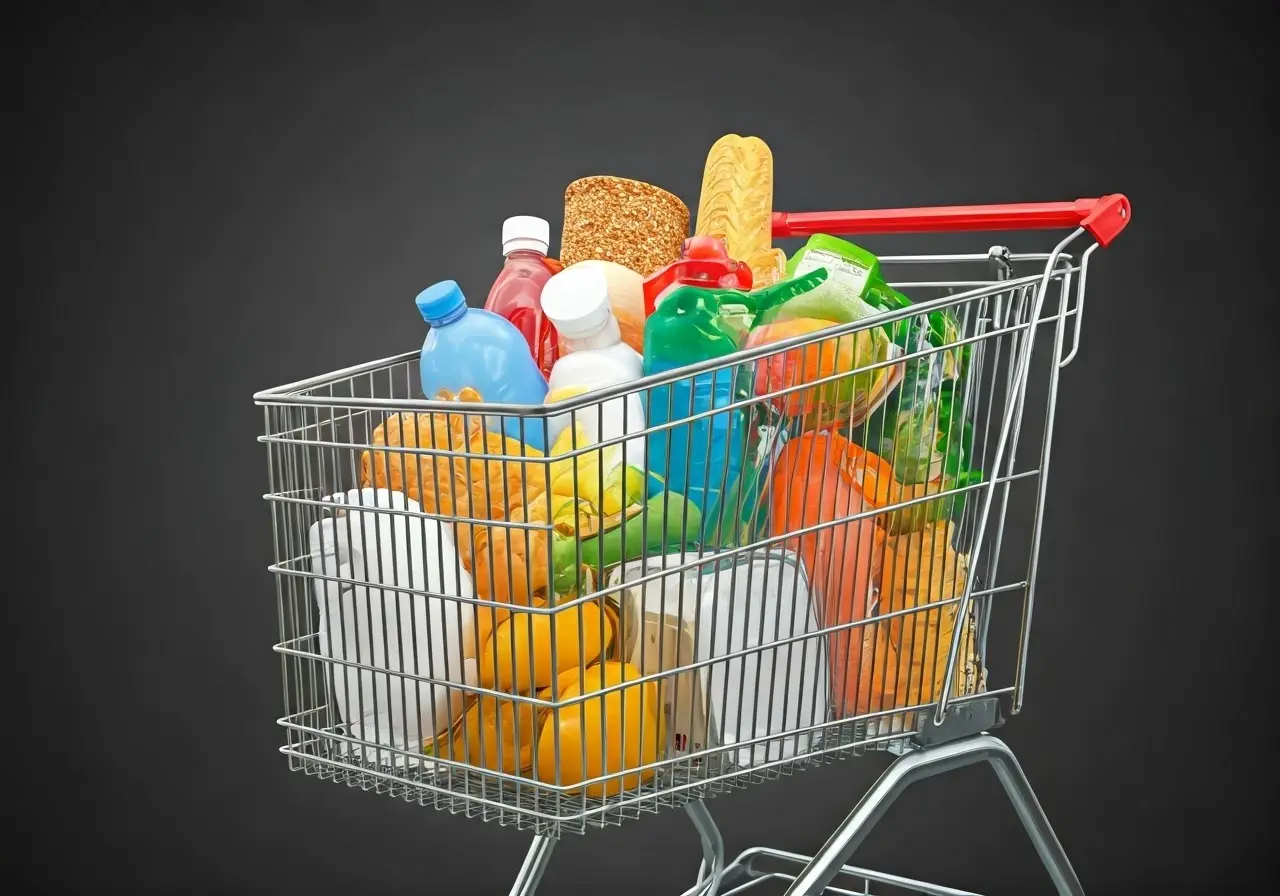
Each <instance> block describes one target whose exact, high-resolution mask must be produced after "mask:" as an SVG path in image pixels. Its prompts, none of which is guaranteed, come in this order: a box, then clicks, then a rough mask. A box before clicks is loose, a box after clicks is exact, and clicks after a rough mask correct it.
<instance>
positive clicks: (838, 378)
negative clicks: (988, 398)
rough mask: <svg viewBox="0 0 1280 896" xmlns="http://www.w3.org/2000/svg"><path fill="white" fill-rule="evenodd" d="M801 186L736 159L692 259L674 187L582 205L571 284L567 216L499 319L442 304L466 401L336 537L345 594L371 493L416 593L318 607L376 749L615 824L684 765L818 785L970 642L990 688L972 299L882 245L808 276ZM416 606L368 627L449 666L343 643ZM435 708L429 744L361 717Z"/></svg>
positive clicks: (761, 158)
mask: <svg viewBox="0 0 1280 896" xmlns="http://www.w3.org/2000/svg"><path fill="white" fill-rule="evenodd" d="M773 189H774V165H773V156H772V152H771V151H770V149H769V147H768V146H767V145H766V144H765V143H764V142H763V141H762V140H760V139H759V138H757V137H745V138H744V137H740V136H738V135H733V134H730V135H727V136H725V137H723V138H721V139H720V140H718V141H717V142H716V143H715V144H714V146H713V147H712V148H711V150H710V152H709V153H708V156H707V159H706V163H705V167H704V171H703V180H702V190H701V195H700V197H699V204H698V215H697V220H696V223H695V226H694V228H693V231H694V232H693V233H692V234H691V233H689V224H690V215H689V210H688V208H687V207H686V206H685V205H684V203H683V202H682V201H681V200H680V199H679V198H677V197H676V196H674V195H673V194H671V193H670V192H668V191H666V190H664V189H662V188H660V187H657V186H654V185H652V184H648V183H644V182H643V181H638V180H631V179H628V178H619V177H611V176H600V177H586V178H582V179H580V180H577V181H574V182H573V183H571V184H570V185H569V186H568V187H567V189H566V191H565V207H564V229H563V232H562V236H561V245H560V247H559V254H558V257H556V256H552V255H551V254H550V251H551V248H552V247H551V246H550V245H549V236H548V234H549V225H548V223H547V221H546V220H545V219H543V218H538V217H533V216H515V217H512V218H509V219H507V221H506V222H504V224H503V228H502V234H503V254H504V264H503V267H502V269H501V271H500V272H499V273H498V275H497V279H496V281H495V282H494V283H493V286H492V289H491V291H490V293H489V297H488V300H487V302H486V304H485V309H486V310H481V309H472V308H468V307H467V305H466V301H465V299H464V297H463V293H462V290H461V288H460V287H459V286H458V284H457V283H456V282H454V281H452V280H446V281H442V282H440V283H437V284H436V285H434V286H432V287H430V288H428V289H427V290H425V291H424V292H423V293H422V294H421V295H420V296H419V297H418V300H417V301H418V307H419V310H420V311H421V313H422V317H423V318H424V319H425V320H426V321H427V323H428V324H429V325H430V330H429V332H428V334H427V338H426V341H425V342H424V344H423V348H422V352H421V357H420V364H419V372H420V385H421V389H422V397H430V398H432V399H435V400H437V401H440V402H442V403H443V405H444V408H443V409H437V410H431V411H427V412H423V413H394V414H391V415H388V416H385V417H380V416H378V415H377V413H376V412H375V411H370V412H369V414H370V415H371V416H372V419H371V420H370V422H369V441H368V443H367V447H366V448H365V449H364V450H363V453H362V455H361V458H360V469H359V480H360V481H359V486H360V489H361V491H358V492H353V493H351V495H348V496H347V497H346V498H345V499H344V501H343V502H342V509H341V510H340V511H338V513H337V514H336V515H334V516H333V517H332V518H329V517H326V518H325V519H324V520H322V521H321V522H319V523H317V524H316V526H314V527H313V529H312V540H313V549H312V554H313V558H312V564H313V572H315V573H316V574H317V575H323V573H322V569H323V567H324V563H326V562H331V561H330V555H332V557H333V559H334V560H336V561H337V562H338V563H346V564H347V566H346V567H343V568H344V569H347V568H350V567H351V565H352V564H353V563H354V562H356V560H355V558H356V556H357V555H358V554H359V551H358V550H357V549H356V548H355V547H354V546H352V545H351V542H350V541H349V540H343V538H345V536H343V537H339V535H340V533H341V532H342V531H343V530H344V527H349V526H350V524H351V523H352V522H353V521H358V520H359V515H358V514H357V513H355V512H354V511H352V509H351V505H352V504H353V503H360V502H358V501H353V499H352V496H356V497H359V498H360V499H361V501H365V500H366V499H367V502H366V503H371V504H373V505H374V506H375V507H376V508H378V511H377V512H380V513H382V514H383V516H384V517H385V520H379V521H377V522H375V521H372V520H371V521H369V522H366V523H364V524H363V526H364V530H363V531H372V532H376V533H377V534H378V536H379V540H378V541H377V544H376V549H375V548H372V547H371V548H370V549H369V550H367V551H366V552H365V554H363V555H360V556H361V557H365V556H383V555H386V552H387V551H388V550H390V551H391V552H392V554H393V555H394V557H392V558H391V560H389V561H388V562H389V563H390V566H386V565H384V567H383V569H384V574H385V570H386V569H388V568H390V569H391V570H392V571H393V572H394V573H395V574H397V575H399V574H400V573H404V575H405V576H406V578H404V579H394V580H386V579H367V578H365V579H361V578H360V577H359V576H356V579H357V581H360V582H362V583H365V582H368V583H370V584H360V585H358V586H356V589H365V590H364V591H357V590H356V589H353V593H352V594H351V595H347V596H344V595H343V594H342V591H341V588H339V587H337V585H336V583H335V582H334V581H333V580H331V579H329V578H317V580H316V583H317V584H316V595H317V598H318V599H319V600H320V602H321V605H322V606H321V612H320V620H321V626H322V631H323V632H324V634H323V635H322V636H321V643H322V650H323V651H324V652H325V653H326V655H328V656H329V657H331V658H332V659H333V660H334V661H335V663H341V662H343V661H351V660H352V659H353V654H359V655H360V657H361V658H360V659H359V660H358V663H357V664H356V665H355V666H353V667H351V668H348V670H347V673H348V674H346V675H340V676H338V678H337V679H335V681H341V684H340V685H339V684H335V685H334V687H335V699H334V703H333V705H334V707H335V708H336V709H337V712H338V714H339V716H341V719H342V721H343V723H344V724H345V725H346V726H347V727H346V731H347V734H348V736H349V737H350V738H353V739H355V740H359V741H368V742H371V743H377V744H385V745H387V746H390V747H394V748H396V749H401V750H403V749H406V748H407V746H406V745H408V744H410V743H415V744H420V745H421V749H422V751H423V752H424V753H426V754H429V755H431V756H433V757H436V758H437V759H439V760H443V761H444V762H443V763H442V764H441V766H440V773H463V772H465V770H467V769H473V770H484V771H486V772H490V773H495V774H500V775H504V776H507V778H508V779H509V778H520V777H523V778H526V779H528V778H530V777H532V778H533V779H535V780H536V781H538V782H540V783H543V784H554V785H558V786H560V787H563V788H566V790H565V791H563V792H566V793H571V794H585V795H586V796H587V797H592V798H603V797H607V796H612V795H616V794H620V793H622V792H624V791H628V790H633V789H634V788H635V787H637V786H639V785H640V784H641V783H643V782H645V781H648V780H650V779H652V778H653V777H654V776H655V775H658V774H670V773H672V768H673V766H672V765H671V764H670V763H668V764H667V765H664V764H663V761H664V760H672V761H674V760H675V759H676V758H677V757H680V756H687V757H689V760H690V764H688V765H686V766H683V767H684V768H685V769H686V771H687V769H689V768H707V767H710V766H711V765H712V764H713V763H720V764H721V765H723V764H725V763H727V764H728V765H731V766H737V767H755V766H759V765H762V764H767V763H774V762H782V761H787V760H791V759H795V758H797V757H801V756H803V755H804V754H805V753H806V752H809V751H810V750H812V749H815V748H817V747H818V746H820V745H821V744H822V743H825V742H826V739H827V738H828V737H829V736H832V737H834V736H837V735H838V728H839V725H840V724H841V722H842V720H847V719H853V718H855V717H856V718H858V719H859V720H860V722H862V723H863V724H864V726H865V729H864V730H865V731H867V732H870V734H871V735H877V734H886V735H887V734H892V733H901V732H907V731H910V730H913V729H914V727H915V726H916V725H917V724H918V722H919V718H920V716H919V712H918V710H919V708H920V707H923V706H927V705H929V704H931V703H933V702H935V701H937V699H938V698H939V696H940V692H941V688H942V683H943V680H944V677H945V672H946V669H945V666H946V660H947V653H948V647H949V644H950V642H951V640H952V638H953V635H954V633H955V631H956V627H957V626H959V627H960V628H961V636H960V643H961V645H962V646H961V651H960V656H959V665H958V668H957V674H956V675H955V678H954V681H955V685H954V693H955V695H964V694H970V693H974V692H975V691H976V690H978V689H980V688H982V687H983V686H984V678H983V670H982V669H981V668H979V664H978V663H977V661H976V644H975V637H976V635H975V628H974V618H973V614H972V611H970V612H969V613H967V614H966V618H964V619H957V604H958V598H959V597H960V596H961V595H962V594H963V593H964V589H965V586H966V584H967V582H968V580H969V577H970V575H971V572H970V570H969V568H968V565H967V557H966V554H965V552H964V551H965V539H964V538H963V537H962V535H961V531H960V530H961V529H963V528H964V524H965V519H966V517H965V512H966V511H965V502H964V495H965V489H966V488H968V487H971V486H972V485H973V484H974V483H977V482H979V481H981V477H982V471H981V470H978V469H976V468H975V467H974V457H975V453H976V452H975V446H974V427H973V423H972V420H971V417H972V405H973V403H974V401H973V395H974V393H975V389H976V386H975V384H974V383H973V382H971V379H970V376H971V370H970V367H971V352H970V346H969V345H968V344H967V342H966V340H965V333H964V329H965V327H964V326H963V325H962V323H961V321H960V320H959V319H958V318H957V316H956V314H955V313H954V311H953V309H951V308H949V307H946V305H945V303H937V302H935V303H933V305H932V307H930V308H928V309H923V312H922V313H913V308H914V307H915V304H914V303H913V300H912V299H911V298H909V297H908V296H906V295H904V294H903V293H902V292H899V291H898V290H897V289H895V288H894V287H893V286H891V285H890V284H889V283H888V282H887V281H886V280H885V275H884V271H883V270H882V267H881V263H880V260H879V259H878V258H877V257H876V256H875V255H874V254H873V253H871V252H869V251H867V250H866V249H864V248H862V247H860V246H857V245H854V244H853V243H850V242H847V241H845V240H842V239H838V238H836V237H834V236H829V235H825V234H819V235H815V236H813V237H811V238H810V239H809V240H808V241H807V242H806V243H805V244H804V245H803V246H801V247H800V248H799V249H798V250H797V251H796V252H795V253H794V254H792V255H791V256H790V257H789V258H788V256H787V253H786V252H785V251H784V250H783V249H782V248H781V247H778V246H774V245H773V241H772V223H771V218H772V205H773ZM498 406H501V407H498ZM388 511H390V512H388ZM405 519H408V520H410V521H412V525H411V526H410V527H409V528H408V529H406V530H404V531H401V530H400V529H397V528H396V527H397V526H399V525H400V524H401V522H403V521H404V520H405ZM388 521H389V522H388ZM387 526H390V528H386V527H387ZM356 528H357V530H360V526H359V525H357V527H356ZM384 535H385V539H384V538H383V536H384ZM419 541H421V542H422V543H423V544H425V545H426V547H425V548H423V547H422V546H421V545H420V544H419ZM424 550H425V551H426V553H423V551H424ZM397 552H398V553H397ZM405 563H408V564H409V566H408V567H405V566H404V564H405ZM414 563H419V564H421V565H423V566H425V567H427V572H429V571H430V570H431V569H434V568H435V567H434V566H432V564H438V565H439V566H440V568H449V569H452V570H453V572H452V573H451V575H450V576H448V577H445V578H439V579H432V578H430V576H427V578H423V575H424V572H423V571H422V570H420V569H418V568H417V567H415V566H414V565H413V564H414ZM397 564H398V565H397ZM352 575H355V573H354V572H353V573H352ZM341 577H342V576H339V578H341ZM405 582H416V583H418V584H417V585H412V584H411V585H407V586H406V585H404V583H405ZM397 584H399V585H401V586H402V587H409V588H411V589H413V590H414V591H415V592H416V591H426V592H430V594H431V596H423V595H421V594H412V595H410V596H407V597H404V598H402V599H400V600H404V601H408V603H399V602H397V600H392V601H391V603H390V604H388V605H385V606H384V605H380V604H379V603H378V601H377V600H376V599H375V600H372V601H369V602H367V607H366V609H365V610H364V611H363V612H364V613H365V615H364V616H360V615H359V612H360V611H359V610H357V611H356V612H357V615H356V616H355V617H351V620H350V624H349V627H350V628H352V629H353V630H354V631H356V632H361V633H367V632H368V631H369V630H370V629H372V630H373V631H375V632H377V631H378V629H379V626H384V627H385V626H386V625H387V624H388V623H389V622H392V621H394V622H398V623H399V624H400V626H401V628H402V629H407V631H408V632H409V633H410V634H413V635H414V636H416V637H418V638H419V641H420V642H421V643H427V644H430V645H431V646H432V648H433V649H436V650H437V652H438V653H439V654H441V656H440V658H439V662H440V663H443V665H439V666H436V665H431V666H422V665H412V664H410V665H406V664H405V662H404V659H405V654H406V653H407V651H406V650H405V649H401V650H399V651H397V650H395V649H390V648H388V647H379V646H378V645H375V644H365V643H363V642H353V641H351V640H350V638H349V637H347V636H346V635H345V634H344V635H342V636H338V635H335V634H334V621H335V620H337V621H338V622H339V623H340V624H341V626H343V627H346V626H348V622H347V617H345V616H343V615H342V612H345V611H340V610H339V604H340V603H342V601H343V600H346V599H348V597H350V598H352V599H354V598H359V597H361V596H363V595H364V594H365V592H366V591H367V592H370V593H372V589H373V588H374V587H375V586H382V587H383V589H384V591H385V588H386V586H387V585H397ZM387 593H391V592H387ZM388 607H389V609H388ZM410 610H412V611H414V613H416V614H417V615H416V616H414V621H413V622H412V623H410V624H408V625H406V624H405V622H406V612H407V611H410ZM882 617H883V618H882ZM353 637H356V636H354V635H353ZM358 637H365V634H360V635H359V636H358ZM374 640H377V639H376V638H375V639H374ZM388 643H389V644H390V645H392V647H394V645H396V644H399V643H400V642H399V641H397V640H396V639H394V638H393V639H392V640H391V641H390V642H388ZM421 643H420V644H419V646H418V652H417V654H416V655H417V656H421V655H422V649H421ZM940 645H941V646H940ZM433 656H434V655H433ZM432 662H433V663H434V662H435V659H433V660H432ZM424 679H430V682H426V681H424ZM410 685H412V686H413V688H414V690H415V697H414V699H413V700H407V701H404V702H405V706H408V707H410V708H412V709H413V713H414V715H412V718H410V717H409V716H406V715H405V712H404V710H403V709H401V710H396V709H395V708H394V707H393V708H392V709H391V710H389V711H388V712H389V714H388V715H386V716H385V718H384V717H383V716H382V715H378V716H376V717H370V716H369V715H368V714H367V713H366V712H364V711H363V710H362V709H361V707H359V706H356V705H354V704H353V703H352V701H351V694H352V692H353V691H360V692H362V693H366V692H367V693H372V694H373V695H375V696H376V697H378V698H379V699H380V700H381V703H382V704H384V705H385V704H396V702H397V700H398V699H399V697H400V696H401V695H402V694H403V692H405V691H406V690H408V689H409V687H410ZM445 685H449V686H447V687H446V686H445ZM453 685H457V687H453ZM418 689H421V690H423V691H425V692H434V696H430V697H429V698H424V699H422V700H419V699H418V698H417V696H416V690H418ZM597 691H600V692H601V693H599V694H596V693H595V692H597ZM593 694H594V696H593ZM397 712H399V714H398V715H397ZM418 716H423V717H424V719H423V720H422V721H421V723H420V722H419V720H418ZM426 717H429V719H428V718H426ZM371 725H373V726H375V727H374V729H373V730H372V731H370V730H369V728H370V726H371ZM384 729H385V731H384ZM610 775H612V776H614V777H607V778H606V779H605V780H604V782H603V783H602V782H601V781H597V780H593V779H597V778H601V777H602V776H610ZM506 782H507V783H511V781H510V780H507V781H506Z"/></svg>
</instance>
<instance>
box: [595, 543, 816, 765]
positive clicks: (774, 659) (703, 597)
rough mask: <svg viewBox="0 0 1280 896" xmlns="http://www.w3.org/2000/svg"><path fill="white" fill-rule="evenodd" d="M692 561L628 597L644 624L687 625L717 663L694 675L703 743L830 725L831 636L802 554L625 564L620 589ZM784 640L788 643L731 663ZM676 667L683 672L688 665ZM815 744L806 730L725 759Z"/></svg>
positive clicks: (699, 657)
mask: <svg viewBox="0 0 1280 896" xmlns="http://www.w3.org/2000/svg"><path fill="white" fill-rule="evenodd" d="M686 563H693V564H696V565H694V566H692V567H691V568H689V569H685V570H678V569H677V571H675V572H672V573H668V574H666V575H658V576H654V577H653V579H652V580H651V581H648V582H645V583H643V584H642V585H639V586H637V587H633V588H628V589H627V590H626V591H625V594H626V597H627V599H629V600H634V601H637V602H638V603H639V605H640V606H639V609H638V611H637V613H638V615H639V616H640V617H641V618H643V617H644V616H648V615H652V614H654V613H663V614H666V615H667V616H670V617H674V618H676V619H681V618H682V619H683V625H684V626H685V627H688V628H691V629H692V632H693V638H694V641H695V643H696V647H695V649H694V654H695V661H696V662H704V661H711V662H710V663H709V664H708V665H706V666H702V667H700V668H699V670H698V674H699V677H700V679H701V688H702V692H703V695H704V697H705V699H704V701H703V702H704V705H705V706H706V709H707V713H706V714H707V716H708V724H709V725H710V727H711V729H712V732H711V737H709V738H707V739H706V740H707V742H708V743H718V744H720V745H722V746H724V747H732V746H733V745H734V744H736V743H739V742H744V741H749V740H752V739H755V738H763V737H766V736H770V735H781V734H784V733H786V732H794V731H798V730H800V729H806V728H810V727H812V726H814V725H820V724H821V723H823V722H825V721H826V720H827V717H828V700H829V698H828V694H829V688H828V682H827V674H828V673H827V663H826V656H825V644H824V641H825V637H824V636H823V635H821V634H819V633H820V632H821V631H822V629H821V626H819V625H818V622H817V619H816V617H815V616H814V612H813V605H812V602H811V599H810V594H809V583H808V579H807V578H806V576H805V574H804V570H803V568H802V567H801V565H800V562H799V559H798V558H797V557H796V555H795V554H794V553H793V552H791V551H784V550H781V549H771V550H759V551H751V552H747V553H744V554H738V555H736V556H735V557H728V558H718V557H717V555H716V554H715V553H704V554H703V555H702V558H701V559H699V558H698V555H697V554H693V553H689V554H669V555H667V556H666V557H660V558H659V557H650V558H646V559H645V560H637V561H633V562H632V563H628V564H626V565H625V566H624V567H623V568H622V571H621V574H620V575H619V574H617V573H615V581H618V580H626V581H636V580H639V579H641V578H643V577H646V576H651V575H653V574H654V573H657V572H660V571H661V570H664V569H672V568H676V567H679V566H682V565H684V564H686ZM664 585H665V591H664ZM682 595H683V598H682ZM805 635H808V636H809V637H802V636H805ZM789 639H797V640H789ZM780 640H781V641H787V642H788V643H784V644H780V645H779V646H776V647H766V648H765V649H763V650H760V651H755V652H751V653H745V654H743V655H741V656H736V657H733V658H732V659H725V657H728V656H729V655H730V654H734V653H738V652H740V651H745V650H750V649H751V648H753V647H759V646H760V645H763V644H770V643H773V642H777V641H780ZM680 660H681V662H680V665H687V664H688V663H689V661H688V660H687V659H685V658H684V657H681V658H680ZM810 737H811V736H810V734H809V733H808V732H806V733H804V734H801V735H799V736H795V735H792V736H789V737H785V738H780V739H778V740H772V741H768V742H762V743H757V744H754V745H751V746H748V747H742V748H739V749H737V750H733V751H731V752H730V753H729V758H730V759H731V761H732V762H733V763H734V764H736V765H737V766H740V767H743V766H752V765H758V764H761V763H764V762H769V761H772V760H778V759H788V758H791V757H793V756H796V755H798V754H801V753H804V752H806V751H807V750H808V748H809V744H810Z"/></svg>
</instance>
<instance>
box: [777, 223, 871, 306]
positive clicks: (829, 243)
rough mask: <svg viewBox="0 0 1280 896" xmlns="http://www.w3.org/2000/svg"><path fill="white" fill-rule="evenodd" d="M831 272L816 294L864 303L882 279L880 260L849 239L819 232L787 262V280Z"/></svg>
mask: <svg viewBox="0 0 1280 896" xmlns="http://www.w3.org/2000/svg"><path fill="white" fill-rule="evenodd" d="M818 268H826V269H827V282H826V283H825V284H824V285H823V286H822V287H820V288H819V289H817V290H816V291H815V292H816V293H817V294H818V295H819V296H824V295H825V296H829V297H839V298H842V299H844V300H846V301H847V300H855V301H858V302H861V301H862V299H863V297H864V296H865V295H866V292H867V288H868V287H869V286H871V284H873V283H875V282H876V281H877V280H879V279H880V260H879V259H878V258H876V257H875V256H874V255H872V254H871V253H870V252H868V251H867V250H866V249H863V248H862V247H861V246H855V245H854V244H853V243H850V242H848V241H847V240H842V239H840V238H838V237H834V236H828V235H827V234H825V233H815V234H814V235H813V236H811V237H809V241H808V242H807V243H805V244H804V246H802V247H801V248H800V251H798V252H796V254H795V255H793V256H791V259H790V261H788V262H787V277H789V278H790V277H803V276H804V275H805V274H808V273H809V272H810V271H814V270H817V269H818Z"/></svg>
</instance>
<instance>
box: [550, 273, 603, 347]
mask: <svg viewBox="0 0 1280 896" xmlns="http://www.w3.org/2000/svg"><path fill="white" fill-rule="evenodd" d="M542 313H543V314H545V315H546V316H547V317H548V318H549V319H550V320H551V322H552V323H553V324H555V327H556V329H557V330H559V331H560V335H561V336H564V337H566V338H568V339H575V338H578V337H582V336H590V335H591V334H593V333H595V332H597V331H598V330H599V329H600V328H601V327H602V326H604V324H605V322H606V321H608V320H609V318H610V316H612V314H613V309H612V307H611V306H610V304H609V281H608V280H606V279H605V276H604V271H602V270H600V269H599V268H598V267H596V266H594V265H582V266H581V267H579V266H577V265H574V266H571V267H567V268H565V269H564V270H563V271H561V272H560V273H558V274H555V275H554V276H552V278H551V279H550V280H548V281H547V285H546V286H544V287H542Z"/></svg>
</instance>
